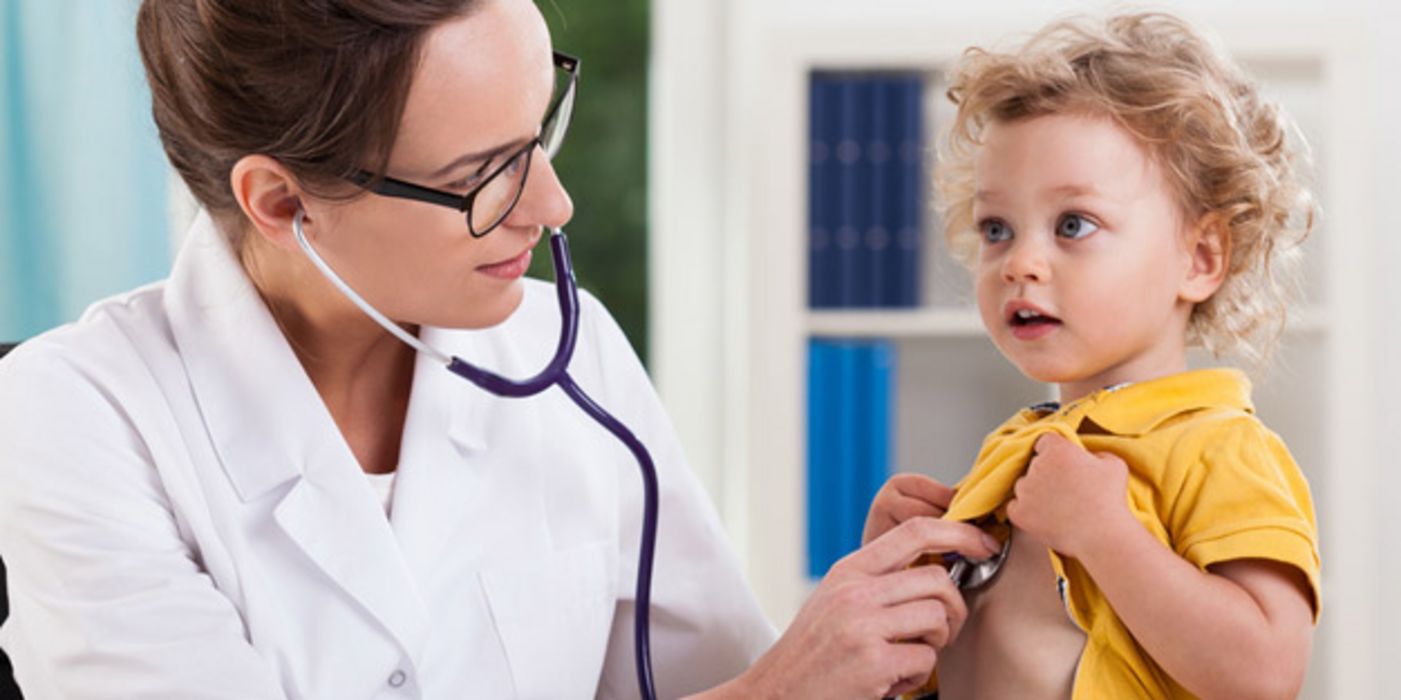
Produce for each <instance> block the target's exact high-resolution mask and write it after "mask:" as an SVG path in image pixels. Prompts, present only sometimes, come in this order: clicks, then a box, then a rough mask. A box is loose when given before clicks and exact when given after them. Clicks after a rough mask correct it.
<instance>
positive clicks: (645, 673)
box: [292, 209, 657, 700]
mask: <svg viewBox="0 0 1401 700" xmlns="http://www.w3.org/2000/svg"><path fill="white" fill-rule="evenodd" d="M305 217H306V212H304V211H302V210H301V209H298V210H297V215H296V217H295V218H293V219H292V231H293V233H294V234H295V235H296V238H297V243H298V245H300V246H301V247H302V251H303V252H305V253H306V255H307V257H308V258H311V262H312V263H313V264H315V265H316V267H317V269H319V270H321V274H323V275H325V277H326V279H328V280H330V281H331V283H332V284H334V285H335V286H336V287H337V288H338V289H340V291H341V293H342V294H344V295H345V296H346V298H348V299H350V301H352V302H354V303H355V305H356V306H358V307H360V310H361V311H364V312H365V313H366V314H367V315H369V317H370V318H372V319H374V321H375V323H378V324H379V325H380V326H381V327H382V328H384V329H385V330H387V331H389V332H390V333H393V334H394V336H395V337H397V338H399V340H402V341H404V342H405V343H407V344H408V345H409V346H411V347H413V348H414V349H415V350H417V351H419V352H421V353H423V354H425V355H428V356H429V357H432V358H434V359H436V360H438V361H439V362H441V363H442V364H443V365H446V366H447V368H448V370H449V371H451V372H452V373H453V374H456V375H458V376H460V377H462V378H464V379H467V380H468V381H470V382H472V383H473V384H476V385H477V386H479V387H481V388H483V389H485V390H487V391H489V392H491V393H493V394H496V395H497V396H505V397H513V398H524V397H527V396H534V395H536V394H538V393H540V392H542V391H544V390H546V389H549V388H550V387H552V386H558V387H559V388H560V390H562V391H563V392H564V393H565V394H566V395H567V396H569V398H570V399H573V400H574V403H576V404H578V406H579V408H580V409H581V410H582V411H583V412H584V413H586V414H588V415H589V417H590V418H593V419H594V420H595V421H597V422H598V424H599V425H602V426H603V427H604V428H606V429H607V430H608V432H610V433H612V434H613V435H614V437H616V438H618V439H619V440H621V441H622V443H623V444H624V445H626V446H627V448H628V449H629V450H630V451H632V456H633V457H635V458H636V459H637V464H638V466H639V467H641V469H642V487H643V506H642V546H641V548H640V551H639V552H638V555H637V592H636V597H637V606H636V611H635V613H634V617H633V652H634V656H635V660H636V663H637V687H638V690H639V691H641V693H642V697H643V698H644V700H655V698H656V696H657V693H656V689H655V688H654V687H653V682H652V651H651V636H650V634H649V632H648V630H649V614H648V613H649V610H650V607H651V605H650V603H651V599H652V559H653V553H654V551H655V550H656V545H657V470H656V467H655V466H654V465H653V464H652V455H651V454H649V453H648V452H647V448H646V447H644V446H643V444H642V441H640V440H638V439H637V436H635V435H633V433H632V431H631V430H628V428H627V426H625V425H623V424H622V422H621V421H619V420H618V419H617V418H614V417H613V416H612V415H610V414H609V413H608V412H607V411H605V410H603V407H601V406H599V405H598V403H596V402H595V401H594V400H593V399H592V398H590V397H589V395H588V394H586V393H584V390H583V389H581V388H579V385H578V384H576V383H575V382H574V378H573V377H570V376H569V360H570V358H571V357H573V355H574V341H575V340H576V339H577V338H578V336H579V290H578V287H577V286H576V282H575V280H574V264H573V262H572V261H571V260H570V258H569V240H568V239H567V238H565V235H564V231H562V230H560V229H555V230H554V232H553V233H552V234H550V255H551V257H552V258H553V259H554V268H555V293H556V296H558V297H559V312H560V313H559V315H560V332H559V345H558V346H557V347H556V348H555V356H554V359H552V360H550V363H549V364H548V365H546V366H545V368H544V369H543V370H540V373H539V374H536V375H535V376H534V377H531V378H529V379H525V380H519V381H517V380H514V379H507V378H505V377H502V376H500V375H497V374H493V373H492V372H489V371H487V370H484V369H482V368H480V367H477V366H475V365H472V364H471V363H469V362H467V361H466V360H463V359H462V358H460V357H457V356H456V355H451V356H450V355H448V354H447V353H444V352H441V351H439V350H437V349H436V348H433V347H431V346H429V345H428V344H427V343H424V342H423V341H422V340H419V339H418V338H417V337H415V336H413V335H412V334H410V333H408V332H407V331H405V330H404V329H403V328H400V327H399V325H398V324H396V323H394V322H393V321H390V320H389V319H388V318H386V317H385V316H384V314H381V313H380V312H379V311H378V310H377V309H375V308H374V307H373V306H370V304H369V302H367V301H365V300H364V298H362V297H361V296H360V295H359V294H358V293H356V291H355V290H354V289H351V288H350V285H348V284H346V283H345V281H344V280H342V279H341V278H340V275H338V274H336V272H335V270H332V269H331V266H330V265H328V264H327V263H326V261H325V260H323V259H322V258H321V256H320V255H319V254H318V253H317V252H316V250H315V249H314V248H312V247H311V242H310V241H309V240H307V237H306V233H305V232H304V231H303V230H302V220H303V219H304V218H305Z"/></svg>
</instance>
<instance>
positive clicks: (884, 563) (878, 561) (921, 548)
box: [837, 518, 1001, 576]
mask: <svg viewBox="0 0 1401 700" xmlns="http://www.w3.org/2000/svg"><path fill="white" fill-rule="evenodd" d="M1000 548H1001V545H999V544H998V542H997V540H994V539H993V538H992V537H990V536H988V535H987V534H986V533H984V532H983V531H982V530H979V529H978V528H976V527H974V526H972V525H969V524H967V523H961V522H953V521H949V520H939V519H936V518H911V519H910V520H906V521H905V522H903V523H900V524H899V525H898V526H896V527H895V528H893V529H892V530H890V531H889V532H887V533H885V534H884V535H881V536H880V537H878V538H876V539H875V540H873V541H872V542H871V543H870V544H868V545H866V546H865V547H863V548H861V549H860V550H857V551H856V552H855V553H853V554H850V555H848V556H847V557H846V558H845V559H843V560H841V561H840V562H838V563H837V566H838V567H844V568H845V567H849V568H853V569H855V570H857V571H859V572H861V573H864V574H867V575H870V576H879V575H880V574H885V573H890V572H892V571H896V570H898V569H903V568H905V567H906V566H909V564H910V563H911V562H913V561H914V560H915V559H916V558H917V557H919V555H921V554H926V553H934V554H943V553H946V552H958V553H959V554H962V555H964V556H968V557H973V558H975V559H986V558H987V557H990V556H992V555H993V554H995V553H996V552H997V551H998V549H1000Z"/></svg>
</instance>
